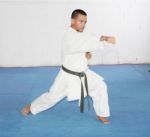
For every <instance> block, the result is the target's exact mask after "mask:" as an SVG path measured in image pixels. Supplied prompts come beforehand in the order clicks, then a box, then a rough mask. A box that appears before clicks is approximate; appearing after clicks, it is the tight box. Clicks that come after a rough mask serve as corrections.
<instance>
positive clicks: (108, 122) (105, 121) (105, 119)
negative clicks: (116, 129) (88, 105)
mask: <svg viewBox="0 0 150 137" xmlns="http://www.w3.org/2000/svg"><path fill="white" fill-rule="evenodd" d="M96 119H97V120H100V121H102V122H103V123H104V124H110V121H109V120H108V119H107V118H106V117H101V116H97V117H96Z"/></svg>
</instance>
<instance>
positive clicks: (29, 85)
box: [0, 65, 150, 137]
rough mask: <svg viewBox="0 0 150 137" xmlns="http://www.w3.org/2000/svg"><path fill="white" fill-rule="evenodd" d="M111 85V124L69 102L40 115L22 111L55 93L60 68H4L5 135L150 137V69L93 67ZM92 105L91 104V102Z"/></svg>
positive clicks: (0, 89)
mask: <svg viewBox="0 0 150 137" xmlns="http://www.w3.org/2000/svg"><path fill="white" fill-rule="evenodd" d="M90 68H91V69H92V70H94V71H95V72H96V73H98V74H100V75H102V76H103V77H104V78H105V81H106V83H107V85H108V94H109V103H110V111H111V117H110V118H109V119H110V120H111V124H110V125H104V124H102V123H101V122H99V121H97V120H96V118H95V112H94V110H93V108H92V110H91V111H89V110H88V108H87V107H86V109H85V113H80V110H79V107H78V102H77V101H73V102H67V101H66V99H64V100H62V101H61V102H59V103H58V104H57V105H56V106H54V107H52V108H51V109H48V110H46V111H44V112H42V113H39V114H37V115H35V116H34V115H31V114H30V115H29V116H28V117H24V116H22V115H21V113H20V111H21V109H22V108H23V106H24V105H26V104H28V103H30V102H32V101H33V100H34V99H35V98H37V97H38V96H40V95H41V94H42V93H43V92H46V91H48V90H49V87H50V86H51V85H52V83H53V80H54V79H55V76H56V75H57V73H58V71H59V67H35V68H0V137H33V136H35V137H150V106H149V105H150V72H148V71H149V70H150V65H106V66H105V65H98V66H92V67H90ZM90 101H91V100H90Z"/></svg>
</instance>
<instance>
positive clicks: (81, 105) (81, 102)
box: [62, 66, 90, 112]
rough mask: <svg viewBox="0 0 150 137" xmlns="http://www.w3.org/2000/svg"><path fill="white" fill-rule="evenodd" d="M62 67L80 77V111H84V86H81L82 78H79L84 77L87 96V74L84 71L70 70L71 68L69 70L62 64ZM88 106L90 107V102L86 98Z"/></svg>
mask: <svg viewBox="0 0 150 137" xmlns="http://www.w3.org/2000/svg"><path fill="white" fill-rule="evenodd" d="M62 69H63V70H64V71H65V72H67V73H70V74H72V75H76V76H78V77H79V78H80V81H81V100H80V112H84V88H83V83H82V80H81V78H82V77H84V80H85V88H86V93H87V96H88V97H89V92H88V82H87V76H86V74H85V73H84V72H75V71H72V70H69V69H67V68H65V67H64V66H62ZM88 107H89V109H90V104H89V100H88Z"/></svg>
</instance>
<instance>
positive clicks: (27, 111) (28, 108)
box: [21, 105, 31, 116]
mask: <svg viewBox="0 0 150 137" xmlns="http://www.w3.org/2000/svg"><path fill="white" fill-rule="evenodd" d="M30 106H31V105H27V106H25V107H24V108H23V109H22V111H21V113H22V115H24V116H27V115H28V114H29V113H30Z"/></svg>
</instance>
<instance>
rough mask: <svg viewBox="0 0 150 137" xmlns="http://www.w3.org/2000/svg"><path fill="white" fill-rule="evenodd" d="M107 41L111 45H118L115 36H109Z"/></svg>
mask: <svg viewBox="0 0 150 137" xmlns="http://www.w3.org/2000/svg"><path fill="white" fill-rule="evenodd" d="M106 41H107V42H108V43H111V44H115V43H116V39H115V37H113V36H108V37H107V40H106Z"/></svg>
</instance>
